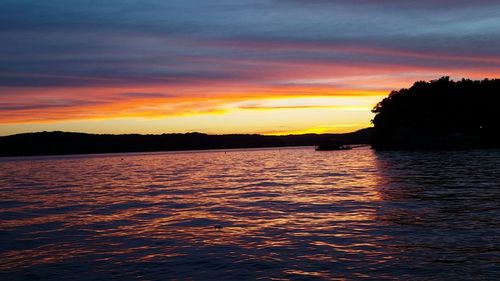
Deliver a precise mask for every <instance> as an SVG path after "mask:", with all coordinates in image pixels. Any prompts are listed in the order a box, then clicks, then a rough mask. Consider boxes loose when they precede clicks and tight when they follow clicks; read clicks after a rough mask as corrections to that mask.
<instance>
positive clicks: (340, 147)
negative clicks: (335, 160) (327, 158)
mask: <svg viewBox="0 0 500 281" xmlns="http://www.w3.org/2000/svg"><path fill="white" fill-rule="evenodd" d="M349 149H352V147H351V146H349V145H345V144H337V143H323V144H320V145H318V146H316V150H317V151H329V150H349Z"/></svg>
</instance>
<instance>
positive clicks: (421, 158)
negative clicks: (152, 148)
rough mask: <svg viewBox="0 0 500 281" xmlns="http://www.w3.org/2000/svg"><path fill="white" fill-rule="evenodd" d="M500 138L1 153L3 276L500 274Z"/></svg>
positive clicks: (446, 277) (282, 277)
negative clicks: (467, 142)
mask: <svg viewBox="0 0 500 281" xmlns="http://www.w3.org/2000/svg"><path fill="white" fill-rule="evenodd" d="M499 179H500V151H499V150H482V151H480V150H478V151H455V152H374V151H372V150H370V149H367V148H361V149H353V150H349V151H332V152H317V151H314V150H313V149H312V148H293V149H264V150H234V151H228V152H227V153H226V152H224V151H209V152H191V153H149V154H121V155H117V154H114V155H89V156H64V157H33V158H4V159H0V196H1V197H0V279H1V280H26V279H34V280H110V279H119V280H168V279H177V280H185V279H188V280H193V279H194V280H255V279H260V280H289V279H294V280H322V279H328V280H332V279H333V280H352V279H373V280H469V279H481V280H495V279H498V278H499V277H500V239H499V238H500V186H499V185H500V183H499V182H500V180H499Z"/></svg>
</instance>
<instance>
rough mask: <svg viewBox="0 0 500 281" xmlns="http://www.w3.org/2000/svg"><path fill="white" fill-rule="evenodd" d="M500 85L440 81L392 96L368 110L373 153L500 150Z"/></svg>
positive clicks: (495, 83)
mask: <svg viewBox="0 0 500 281" xmlns="http://www.w3.org/2000/svg"><path fill="white" fill-rule="evenodd" d="M499 106H500V79H494V80H488V79H485V80H482V81H474V80H468V79H462V80H461V81H452V80H450V79H449V77H442V78H440V79H438V80H434V81H431V82H423V81H420V82H416V83H415V84H413V86H412V87H411V88H409V89H401V90H399V91H393V92H391V94H390V95H389V96H388V97H387V98H385V99H384V100H382V101H381V102H379V103H378V104H377V106H375V108H374V109H373V112H374V113H376V115H375V118H374V119H373V124H374V127H375V128H374V132H373V138H372V141H371V144H372V146H373V147H374V148H376V149H427V148H432V149H435V148H437V149H442V148H444V149H456V148H459V149H460V148H482V147H500V110H499Z"/></svg>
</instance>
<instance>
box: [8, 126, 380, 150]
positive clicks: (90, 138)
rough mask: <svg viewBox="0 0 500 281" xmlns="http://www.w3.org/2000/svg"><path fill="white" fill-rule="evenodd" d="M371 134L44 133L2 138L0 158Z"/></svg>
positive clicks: (359, 138)
mask: <svg viewBox="0 0 500 281" xmlns="http://www.w3.org/2000/svg"><path fill="white" fill-rule="evenodd" d="M370 133H371V128H368V129H363V130H359V131H357V132H353V133H347V134H322V135H317V134H305V135H289V136H263V135H207V134H201V133H187V134H163V135H138V134H129V135H95V134H84V133H67V132H41V133H26V134H17V135H12V136H6V137H0V156H21V155H56V154H86V153H111V152H146V151H173V150H201V149H230V148H257V147H281V146H309V145H317V144H318V143H320V142H324V141H335V142H340V143H344V144H367V143H368V142H369V138H370Z"/></svg>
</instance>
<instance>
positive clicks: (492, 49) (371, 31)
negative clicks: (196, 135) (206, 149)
mask: <svg viewBox="0 0 500 281" xmlns="http://www.w3.org/2000/svg"><path fill="white" fill-rule="evenodd" d="M499 15H500V1H493V0H484V1H481V0H478V1H469V0H468V1H465V0H435V1H431V0H420V1H401V0H380V1H369V0H331V1H327V0H238V1H235V0H211V1H202V0H197V1H195V0H114V1H112V0H87V1H84V0H71V1H67V0H44V1H39V0H2V1H0V42H1V43H0V135H10V134H15V133H22V132H34V131H53V130H62V131H73V132H90V133H172V132H178V133H183V132H194V131H197V132H203V133H211V134H223V133H260V134H299V133H338V132H350V131H355V130H357V129H360V128H364V127H368V126H370V125H371V124H370V120H371V119H372V118H373V114H372V113H371V111H370V110H371V108H373V106H374V105H375V104H376V103H377V102H378V101H380V100H381V99H382V98H383V97H385V96H387V95H388V94H389V93H390V91H392V90H398V89H400V88H403V87H410V86H411V85H412V84H413V82H415V81H419V80H432V79H437V78H439V77H441V76H450V77H451V78H453V79H461V78H463V77H465V78H472V79H483V78H499V77H500V16H499Z"/></svg>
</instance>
